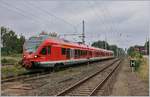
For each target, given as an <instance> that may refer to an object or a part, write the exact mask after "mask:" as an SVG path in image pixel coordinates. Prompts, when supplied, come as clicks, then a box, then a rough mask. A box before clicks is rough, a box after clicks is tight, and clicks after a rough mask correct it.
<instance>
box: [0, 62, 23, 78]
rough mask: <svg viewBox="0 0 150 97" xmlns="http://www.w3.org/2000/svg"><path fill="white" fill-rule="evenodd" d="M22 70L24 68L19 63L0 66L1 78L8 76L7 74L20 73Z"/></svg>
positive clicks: (14, 74) (15, 74)
mask: <svg viewBox="0 0 150 97" xmlns="http://www.w3.org/2000/svg"><path fill="white" fill-rule="evenodd" d="M24 72H26V69H25V68H23V67H22V66H21V65H19V64H15V65H10V66H3V67H1V76H2V78H5V77H8V76H17V75H19V74H22V73H24Z"/></svg>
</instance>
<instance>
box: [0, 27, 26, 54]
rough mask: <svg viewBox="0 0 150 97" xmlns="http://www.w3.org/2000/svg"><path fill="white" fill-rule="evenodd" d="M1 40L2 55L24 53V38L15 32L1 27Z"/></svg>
mask: <svg viewBox="0 0 150 97" xmlns="http://www.w3.org/2000/svg"><path fill="white" fill-rule="evenodd" d="M1 40H2V49H1V50H2V55H4V54H5V55H9V54H12V53H22V49H23V48H22V45H23V43H24V41H25V37H24V36H20V38H18V36H17V35H16V34H15V32H14V31H12V30H10V31H9V30H8V29H7V28H5V27H1Z"/></svg>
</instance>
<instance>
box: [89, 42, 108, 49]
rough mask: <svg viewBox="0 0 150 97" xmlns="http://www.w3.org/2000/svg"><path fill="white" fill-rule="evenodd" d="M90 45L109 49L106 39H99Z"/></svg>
mask: <svg viewBox="0 0 150 97" xmlns="http://www.w3.org/2000/svg"><path fill="white" fill-rule="evenodd" d="M92 46H94V47H98V48H103V49H109V44H108V43H107V42H106V41H101V40H99V41H96V42H93V43H92Z"/></svg>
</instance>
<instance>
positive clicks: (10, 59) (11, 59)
mask: <svg viewBox="0 0 150 97" xmlns="http://www.w3.org/2000/svg"><path fill="white" fill-rule="evenodd" d="M21 59H22V54H12V55H9V56H1V63H2V64H16V63H18V62H19V61H20V60H21Z"/></svg>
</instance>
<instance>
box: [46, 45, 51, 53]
mask: <svg viewBox="0 0 150 97" xmlns="http://www.w3.org/2000/svg"><path fill="white" fill-rule="evenodd" d="M47 48H48V54H51V46H48V47H47Z"/></svg>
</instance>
